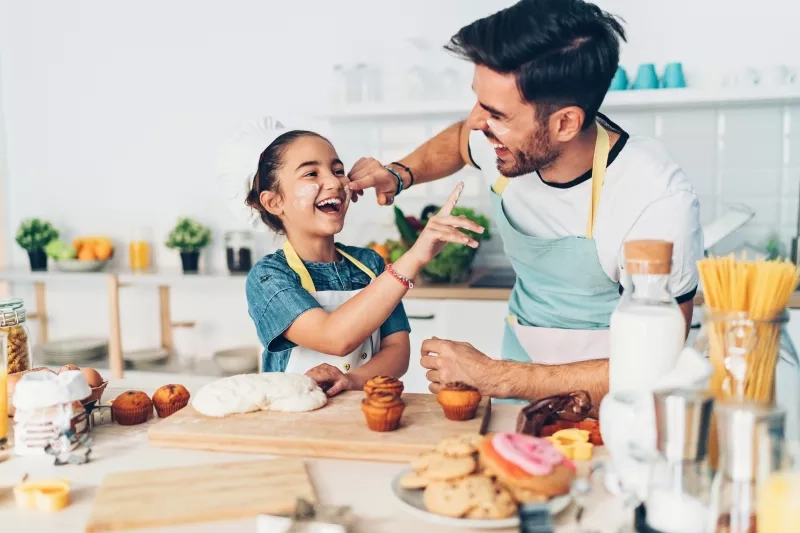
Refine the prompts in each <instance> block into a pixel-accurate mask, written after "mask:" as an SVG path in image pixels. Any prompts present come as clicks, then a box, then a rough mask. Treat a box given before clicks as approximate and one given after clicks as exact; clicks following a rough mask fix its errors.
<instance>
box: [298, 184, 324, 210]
mask: <svg viewBox="0 0 800 533" xmlns="http://www.w3.org/2000/svg"><path fill="white" fill-rule="evenodd" d="M318 194H319V184H317V183H301V184H300V185H298V186H297V187H296V188H295V190H294V195H295V196H296V197H297V198H295V200H294V205H295V206H296V207H310V206H312V205H314V200H316V199H317V195H318Z"/></svg>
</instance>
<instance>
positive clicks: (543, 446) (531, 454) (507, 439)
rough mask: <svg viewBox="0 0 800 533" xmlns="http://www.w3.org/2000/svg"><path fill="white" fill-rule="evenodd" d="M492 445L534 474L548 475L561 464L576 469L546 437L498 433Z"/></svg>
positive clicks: (512, 461)
mask: <svg viewBox="0 0 800 533" xmlns="http://www.w3.org/2000/svg"><path fill="white" fill-rule="evenodd" d="M492 447H493V448H494V449H495V451H496V452H497V454H498V455H499V456H500V457H502V458H503V459H505V460H506V461H508V462H510V463H513V464H515V465H517V466H519V467H520V468H521V469H522V470H524V471H525V472H528V473H529V474H531V475H534V476H546V475H548V474H549V473H550V472H552V471H553V468H554V467H556V466H557V465H560V464H564V466H566V467H567V468H570V467H572V468H571V469H573V470H574V465H571V464H568V463H569V461H568V460H567V459H566V458H565V457H564V456H563V455H562V454H561V452H559V451H558V450H557V449H556V448H555V446H553V445H552V444H551V443H550V442H549V441H547V440H545V439H540V438H537V437H531V436H528V435H521V434H519V433H496V434H495V435H494V436H493V437H492Z"/></svg>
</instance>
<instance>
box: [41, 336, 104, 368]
mask: <svg viewBox="0 0 800 533" xmlns="http://www.w3.org/2000/svg"><path fill="white" fill-rule="evenodd" d="M37 348H38V352H39V353H38V355H39V357H40V358H41V359H43V360H44V361H43V362H44V363H48V364H51V365H67V364H71V365H78V366H80V364H81V363H86V362H90V361H97V360H98V359H102V358H104V357H107V356H108V340H107V339H96V338H82V339H66V340H61V341H51V342H46V343H44V344H40V345H39V346H38V347H37ZM35 362H36V361H34V363H35Z"/></svg>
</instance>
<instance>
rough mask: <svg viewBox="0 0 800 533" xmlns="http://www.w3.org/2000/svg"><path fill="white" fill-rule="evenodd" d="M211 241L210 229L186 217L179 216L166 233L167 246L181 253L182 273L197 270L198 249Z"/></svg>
mask: <svg viewBox="0 0 800 533" xmlns="http://www.w3.org/2000/svg"><path fill="white" fill-rule="evenodd" d="M209 243H211V229H210V228H208V227H206V226H203V225H202V224H200V223H199V222H196V221H194V220H192V219H191V218H188V217H180V218H179V219H178V223H177V224H176V225H175V227H174V228H173V229H172V231H170V232H169V235H167V242H166V243H165V244H166V246H167V248H173V249H177V250H179V251H180V253H181V263H182V264H183V272H184V273H187V274H189V273H195V272H197V267H198V262H199V259H200V250H202V249H203V248H205V247H206V246H208V245H209Z"/></svg>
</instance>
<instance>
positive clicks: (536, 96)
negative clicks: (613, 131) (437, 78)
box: [445, 0, 625, 127]
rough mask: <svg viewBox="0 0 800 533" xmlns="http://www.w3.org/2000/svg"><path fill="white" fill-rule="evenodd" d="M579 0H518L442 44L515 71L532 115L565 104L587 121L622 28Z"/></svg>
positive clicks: (612, 65) (611, 68)
mask: <svg viewBox="0 0 800 533" xmlns="http://www.w3.org/2000/svg"><path fill="white" fill-rule="evenodd" d="M620 21H621V19H617V18H616V17H614V16H613V15H610V14H608V13H606V12H605V11H603V10H601V9H600V8H599V7H597V6H596V5H594V4H590V3H588V2H584V1H583V0H521V1H520V2H517V3H516V4H514V5H513V6H511V7H509V8H507V9H504V10H502V11H499V12H497V13H495V14H494V15H491V16H488V17H486V18H483V19H480V20H477V21H475V22H473V23H472V24H470V25H468V26H465V27H463V28H461V30H459V32H458V33H457V34H455V35H454V36H453V37H452V38H451V39H450V43H449V44H447V45H446V46H445V49H446V50H448V51H450V52H452V53H454V54H456V55H457V56H459V57H461V58H463V59H467V60H469V61H472V62H473V63H475V64H476V65H482V66H485V67H487V68H489V69H491V70H494V71H495V72H500V73H504V74H506V73H511V74H514V75H515V76H516V79H517V87H518V88H519V92H520V94H522V97H523V98H524V99H525V100H526V101H528V102H532V103H535V104H536V106H537V115H538V117H539V119H540V120H544V119H546V118H547V117H548V116H550V114H552V113H553V112H554V111H556V110H557V109H560V108H562V107H565V106H568V105H574V106H578V107H580V108H581V109H583V111H584V113H585V115H586V119H585V122H584V127H588V126H589V125H590V124H591V123H592V122H594V119H595V116H596V115H597V110H598V109H600V104H602V103H603V98H605V95H606V92H608V87H609V86H610V85H611V80H612V79H613V78H614V74H615V73H616V71H617V66H618V65H619V40H620V39H622V40H623V41H624V40H625V30H624V29H623V27H622V24H621V23H620Z"/></svg>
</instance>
